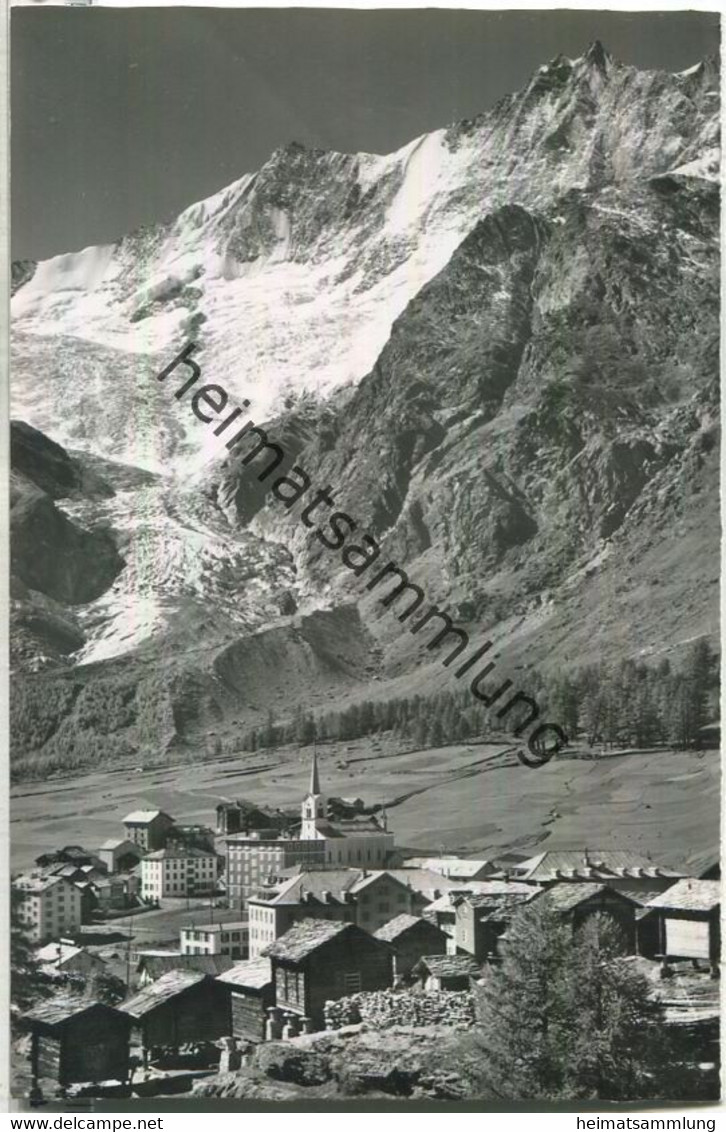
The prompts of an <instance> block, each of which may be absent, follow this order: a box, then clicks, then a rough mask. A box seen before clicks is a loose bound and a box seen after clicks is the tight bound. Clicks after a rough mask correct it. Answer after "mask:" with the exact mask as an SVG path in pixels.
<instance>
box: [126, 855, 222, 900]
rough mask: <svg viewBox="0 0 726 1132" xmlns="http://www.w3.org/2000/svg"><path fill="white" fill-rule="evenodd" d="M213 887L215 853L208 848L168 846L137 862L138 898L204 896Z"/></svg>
mask: <svg viewBox="0 0 726 1132" xmlns="http://www.w3.org/2000/svg"><path fill="white" fill-rule="evenodd" d="M216 887H217V854H216V853H212V852H210V851H209V850H208V849H195V848H192V847H187V846H178V845H173V846H168V847H167V848H166V849H157V850H156V852H154V853H149V854H148V855H147V856H146V857H144V858H143V859H142V861H141V897H142V899H143V900H161V899H163V898H164V897H167V896H207V895H211V894H212V893H213V892H215V891H216Z"/></svg>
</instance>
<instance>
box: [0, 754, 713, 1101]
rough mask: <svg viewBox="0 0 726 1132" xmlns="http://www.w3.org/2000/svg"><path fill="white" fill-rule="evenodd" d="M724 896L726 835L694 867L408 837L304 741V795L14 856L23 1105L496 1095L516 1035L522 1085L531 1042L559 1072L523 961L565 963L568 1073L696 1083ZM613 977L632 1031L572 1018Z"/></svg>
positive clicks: (543, 973)
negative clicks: (331, 778)
mask: <svg viewBox="0 0 726 1132" xmlns="http://www.w3.org/2000/svg"><path fill="white" fill-rule="evenodd" d="M371 811H375V812H371ZM613 844H614V845H616V844H617V842H616V840H615V839H614V841H613ZM691 871H694V870H691ZM719 918H720V866H719V863H718V859H717V858H714V859H713V860H704V861H703V868H702V869H700V870H699V874H698V875H685V874H684V873H683V872H681V871H679V870H678V869H674V868H670V867H667V866H666V865H664V864H663V863H661V862H659V861H657V860H653V859H651V857H650V856H647V855H639V854H637V853H635V852H632V851H629V850H628V851H625V850H619V849H618V848H616V847H606V848H601V847H590V846H587V847H586V846H582V847H580V848H577V849H571V850H558V851H549V852H547V851H546V852H542V853H539V854H538V855H536V856H531V857H529V858H526V857H523V856H519V855H517V854H516V853H508V854H506V855H505V856H503V857H502V858H500V859H496V860H487V859H477V860H475V859H468V858H465V857H458V856H439V857H415V856H409V855H407V854H406V852H405V851H403V850H400V849H397V847H396V843H395V834H394V832H393V831H392V830H391V829H390V828H389V825H388V819H387V816H386V813H385V810H383V809H381V808H379V807H366V804H365V801H364V799H362V798H358V797H356V798H340V797H328V796H326V793H325V790H324V785H323V783H322V781H321V773H320V770H319V766H318V757H317V751H316V750H315V749H313V753H312V759H311V766H310V772H309V783H308V789H307V792H306V793H305V795H304V798H303V801H302V806H301V810H300V813H299V814H295V813H294V812H290V811H287V812H286V811H283V810H274V809H272V808H269V807H258V806H256V805H254V804H253V803H251V802H249V801H244V800H241V801H236V802H223V803H220V804H219V805H217V807H216V829H212V828H211V827H210V828H205V827H204V826H201V825H196V826H186V825H181V824H179V823H177V822H176V821H175V820H174V817H173V816H172V815H170V814H167V813H165V812H163V811H162V810H160V809H154V808H151V807H149V808H145V809H139V810H136V811H133V812H131V813H129V814H127V815H126V817H125V819H124V821H123V827H122V828H120V829H119V830H118V836H117V837H115V838H112V839H110V840H107V841H105V842H104V844H102V845H100V846H98V847H95V846H94V847H93V848H91V849H85V848H83V847H81V846H80V845H66V846H64V847H62V848H58V849H57V850H56V851H53V852H46V853H44V854H43V855H41V856H39V857H37V858H36V861H35V868H33V869H32V870H31V871H28V872H26V873H25V874H24V875H18V876H15V877H14V878H13V881H12V921H13V930H12V948H13V968H14V980H13V1000H14V1005H13V1036H14V1052H15V1055H16V1056H15V1061H16V1065H15V1072H16V1076H17V1079H18V1081H19V1082H21V1083H22V1086H23V1087H24V1090H25V1095H26V1096H27V1097H28V1098H29V1099H30V1101H31V1103H32V1104H34V1105H38V1104H42V1103H43V1102H44V1101H48V1100H52V1099H53V1098H54V1097H56V1098H57V1097H73V1096H76V1097H83V1096H104V1097H132V1096H133V1097H149V1096H156V1095H160V1094H164V1095H173V1094H188V1093H190V1092H193V1093H194V1094H198V1093H201V1094H202V1095H216V1096H225V1095H228V1096H237V1097H239V1096H255V1097H263V1098H272V1099H279V1098H284V1099H292V1098H294V1097H296V1096H299V1095H312V1096H321V1095H322V1096H339V1095H348V1094H350V1093H353V1094H356V1093H358V1094H360V1093H364V1094H366V1095H370V1096H380V1095H382V1094H383V1095H391V1094H393V1095H396V1096H407V1097H423V1098H434V1099H440V1100H444V1101H446V1100H457V1099H462V1098H465V1097H467V1096H471V1095H477V1094H482V1095H485V1096H492V1095H506V1091H505V1090H506V1088H507V1086H506V1084H505V1085H503V1084H502V1082H503V1080H504V1079H503V1078H502V1076H501V1072H502V1070H501V1067H502V1066H504V1065H506V1064H507V1059H508V1058H511V1057H512V1056H513V1052H514V1050H515V1048H516V1044H517V1042H519V1043H521V1042H522V1041H523V1040H524V1043H525V1053H524V1054H523V1055H520V1056H519V1058H518V1060H517V1061H516V1062H515V1064H517V1065H518V1066H520V1068H521V1074H522V1077H523V1078H527V1086H526V1087H527V1088H528V1089H534V1090H536V1088H537V1072H538V1063H539V1062H541V1061H542V1059H543V1058H544V1059H545V1060H547V1078H546V1079H547V1082H548V1084H547V1088H548V1089H551V1088H552V1085H551V1082H552V1079H553V1074H552V1063H551V1057H548V1051H547V1048H546V1042H547V1040H548V1033H549V1032H550V1031H551V1030H552V1028H553V1027H552V1025H551V1018H550V1019H549V1022H550V1024H549V1025H548V1024H546V1021H545V1019H546V1011H547V1010H551V1006H549V1005H548V1004H546V1003H544V1002H543V1001H538V1000H537V995H536V992H535V991H533V990H532V989H531V988H530V982H532V981H535V982H536V981H537V979H548V980H549V981H550V983H551V984H552V982H553V980H555V979H556V980H559V983H561V984H562V985H561V987H560V986H559V983H558V991H559V990H561V993H562V996H563V1002H564V1003H565V1007H563V1009H565V1008H566V1004H567V1002H568V1001H569V1002H570V1003H571V1010H572V1017H573V1018H575V1019H577V1026H576V1027H575V1029H577V1027H579V1030H578V1032H577V1033H575V1035H574V1041H575V1043H576V1046H577V1048H578V1049H580V1050H581V1053H580V1054H579V1055H577V1054H576V1053H574V1052H573V1050H574V1048H575V1047H574V1046H573V1047H572V1048H570V1049H569V1050H568V1048H567V1047H566V1043H564V1042H563V1034H564V1028H565V1026H566V1024H567V1020H566V1019H565V1020H564V1021H563V1022H562V1027H563V1029H562V1033H560V1034H559V1036H558V1037H557V1039H556V1040H557V1047H558V1048H559V1049H562V1050H563V1053H562V1055H561V1056H562V1057H563V1059H564V1058H565V1057H567V1066H566V1067H565V1066H564V1065H563V1068H562V1071H561V1072H562V1077H561V1079H562V1088H563V1092H564V1091H565V1090H568V1091H569V1095H575V1096H604V1097H609V1098H611V1099H627V1098H628V1096H642V1095H643V1091H644V1088H646V1089H647V1088H651V1089H652V1092H653V1095H658V1096H663V1095H664V1088H667V1085H664V1074H666V1073H667V1074H668V1075H669V1076H670V1078H671V1080H672V1082H673V1084H672V1088H673V1092H674V1095H676V1096H683V1095H684V1094H683V1090H684V1088H686V1089H688V1090H689V1092H690V1095H692V1096H693V1097H694V1098H699V1099H702V1098H706V1097H709V1096H712V1095H714V1091H715V1090H716V1089H717V1088H718V1085H717V1080H718V1076H717V1075H718V997H719V992H718V986H719V984H718V981H717V980H718V975H719V954H720V936H719ZM142 924H143V927H142V926H141V925H142ZM137 925H138V926H137ZM605 993H607V995H608V996H609V1002H610V1005H611V1013H612V1007H613V1004H614V1003H615V1004H617V1003H618V1001H619V1000H622V1003H621V1005H622V1006H624V1007H625V1010H624V1011H623V1010H621V1011H618V1012H615V1013H617V1014H618V1016H620V1015H622V1014H623V1013H624V1014H625V1015H626V1016H628V1017H630V1019H631V1021H630V1025H631V1028H632V1032H631V1033H630V1034H628V1033H627V1032H626V1033H624V1032H623V1025H625V1026H626V1028H627V1023H622V1022H621V1023H620V1026H619V1027H618V1025H615V1026H613V1025H611V1027H610V1028H611V1030H612V1032H611V1033H607V1032H605V1031H604V1030H603V1028H601V1029H600V1030H599V1031H598V1030H597V1029H595V1030H594V1031H593V1032H592V1033H590V1034H589V1035H588V1034H586V1032H585V1027H587V1026H588V1024H589V1023H588V1017H589V1015H588V1011H587V1008H586V1000H587V997H588V996H589V995H595V996H596V997H597V998H598V1001H600V1000H601V998H602V995H603V994H605ZM568 996H569V999H568ZM565 1013H566V1009H565ZM570 1021H572V1018H570ZM543 1022H545V1024H543ZM644 1023H645V1025H644ZM570 1028H572V1027H570ZM585 1038H588V1041H587V1043H586V1044H583V1041H584V1039H585ZM434 1047H435V1050H436V1055H435V1057H432V1056H431V1054H432V1049H433V1048H434ZM520 1050H521V1045H520ZM550 1052H551V1051H550ZM353 1055H354V1056H355V1068H354V1067H353V1066H352V1065H351V1059H352V1057H353ZM394 1057H395V1059H396V1060H395V1068H392V1067H391V1066H392V1063H393V1060H394ZM578 1057H579V1059H580V1060H579V1061H578ZM654 1067H656V1068H654ZM487 1069H488V1070H489V1074H488V1073H487ZM260 1082H262V1084H260ZM649 1082H650V1084H649ZM508 1087H509V1088H511V1089H512V1090H513V1092H512V1094H510V1095H515V1094H516V1090H517V1088H518V1087H519V1086H518V1085H517V1083H516V1081H515V1082H512V1084H511V1085H510V1086H508Z"/></svg>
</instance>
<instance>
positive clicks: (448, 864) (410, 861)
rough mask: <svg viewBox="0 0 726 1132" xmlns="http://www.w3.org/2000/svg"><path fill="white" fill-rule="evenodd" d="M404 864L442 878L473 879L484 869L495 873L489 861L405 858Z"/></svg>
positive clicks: (463, 858)
mask: <svg viewBox="0 0 726 1132" xmlns="http://www.w3.org/2000/svg"><path fill="white" fill-rule="evenodd" d="M404 864H405V866H406V867H407V868H413V869H431V870H432V871H433V872H435V873H441V875H442V876H457V877H473V876H476V874H477V873H478V872H480V871H481V869H486V868H489V869H491V871H492V872H496V871H497V868H496V866H495V865H493V864H492V862H491V861H486V860H479V861H473V860H470V859H469V858H467V857H407V858H406V860H405V861H404Z"/></svg>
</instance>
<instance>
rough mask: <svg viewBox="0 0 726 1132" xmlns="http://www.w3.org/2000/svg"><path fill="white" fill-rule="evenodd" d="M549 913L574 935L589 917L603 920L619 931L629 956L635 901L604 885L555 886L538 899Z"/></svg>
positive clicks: (632, 941)
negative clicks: (550, 910)
mask: <svg viewBox="0 0 726 1132" xmlns="http://www.w3.org/2000/svg"><path fill="white" fill-rule="evenodd" d="M540 899H541V900H542V901H543V902H544V903H545V904H546V905H548V906H549V907H550V908H551V909H552V911H553V912H556V913H557V914H558V915H560V916H562V917H563V918H564V919H566V920H568V921H569V922H570V923H571V924H572V927H573V930H575V931H577V930H578V929H579V928H581V927H582V926H583V924H585V923H586V922H587V920H589V919H590V918H591V917H592V916H604V917H607V919H608V920H609V921H610V922H611V923H612V924H613V925H614V926H615V927H617V928H618V929H619V931H620V933H621V935H622V938H623V945H624V947H625V952H626V954H630V955H633V954H635V951H636V945H635V917H636V912H637V911H638V909H639V905H638V903H637V902H636V900H634V899H632V897H630V896H626V895H625V894H624V893H623V892H618V891H616V890H615V889H613V888H611V887H610V886H609V885H607V884H587V883H578V884H558V885H555V886H554V888H550V889H548V890H547V892H545V893H544V895H543V896H542V897H541V898H540Z"/></svg>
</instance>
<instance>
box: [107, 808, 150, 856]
mask: <svg viewBox="0 0 726 1132" xmlns="http://www.w3.org/2000/svg"><path fill="white" fill-rule="evenodd" d="M130 816H131V815H129V817H130ZM126 820H127V821H128V818H127V819H126ZM121 845H129V846H130V847H131V848H132V849H136V850H137V852H139V853H140V852H141V850H140V849H139V847H138V845H137V844H136V842H135V841H129V839H128V837H109V839H108V841H104V843H103V845H101V847H100V849H118V848H120V846H121ZM100 849H99V852H100Z"/></svg>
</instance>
